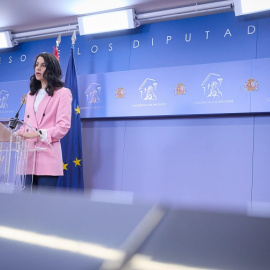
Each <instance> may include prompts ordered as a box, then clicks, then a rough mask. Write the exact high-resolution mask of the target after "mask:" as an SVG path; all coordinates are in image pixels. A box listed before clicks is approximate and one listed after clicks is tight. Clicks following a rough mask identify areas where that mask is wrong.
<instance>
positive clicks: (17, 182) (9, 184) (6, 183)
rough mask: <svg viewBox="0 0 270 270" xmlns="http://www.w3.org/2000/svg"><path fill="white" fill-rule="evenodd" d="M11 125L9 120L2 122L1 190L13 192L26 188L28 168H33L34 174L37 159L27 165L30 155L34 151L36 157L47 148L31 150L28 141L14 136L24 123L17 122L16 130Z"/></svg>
mask: <svg viewBox="0 0 270 270" xmlns="http://www.w3.org/2000/svg"><path fill="white" fill-rule="evenodd" d="M9 124H10V123H9V121H8V120H3V121H0V188H1V190H4V191H7V192H12V191H13V190H14V189H17V190H23V189H24V188H25V178H26V168H27V166H28V168H29V166H30V168H33V170H32V171H33V172H34V166H35V158H34V159H33V162H31V163H33V164H27V163H28V160H27V156H28V153H29V152H30V151H31V152H32V151H34V157H35V156H36V152H37V151H44V150H46V148H38V149H37V148H34V149H30V148H29V147H28V143H27V140H25V139H22V137H20V136H14V135H15V134H14V133H15V132H16V130H17V127H19V126H20V125H22V124H24V123H23V122H22V121H20V120H17V122H16V127H15V128H14V129H13V128H10V126H9ZM32 129H33V130H34V131H35V132H36V130H35V129H34V128H32Z"/></svg>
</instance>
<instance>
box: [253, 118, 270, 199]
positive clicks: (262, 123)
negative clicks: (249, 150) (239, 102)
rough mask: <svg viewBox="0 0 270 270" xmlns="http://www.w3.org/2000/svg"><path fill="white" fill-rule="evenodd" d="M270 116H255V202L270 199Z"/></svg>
mask: <svg viewBox="0 0 270 270" xmlns="http://www.w3.org/2000/svg"><path fill="white" fill-rule="evenodd" d="M269 137H270V117H269V116H260V117H255V123H254V156H253V189H252V196H253V201H254V202H263V201H265V202H269V201H270V199H269V198H270V178H269V175H270V166H269V160H270V141H269Z"/></svg>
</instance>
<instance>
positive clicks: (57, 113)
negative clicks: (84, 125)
mask: <svg viewBox="0 0 270 270" xmlns="http://www.w3.org/2000/svg"><path fill="white" fill-rule="evenodd" d="M35 98H36V95H34V96H31V95H29V93H28V95H27V101H26V109H25V115H24V122H25V123H27V124H28V125H30V126H31V127H33V128H35V129H37V130H39V129H46V130H47V139H48V141H49V142H50V143H51V145H52V146H53V148H54V149H52V148H51V147H50V146H49V145H48V143H47V142H42V141H41V140H40V139H39V138H36V139H28V140H27V145H28V147H29V149H38V148H39V147H40V148H46V150H45V151H30V152H29V153H28V158H27V172H26V173H27V174H34V175H54V176H57V175H63V159H62V149H61V144H60V140H61V139H62V138H63V137H64V136H65V135H66V134H67V132H68V130H69V128H70V125H71V102H72V94H71V91H70V90H69V89H68V88H65V87H63V88H61V89H59V90H57V91H55V92H54V94H53V96H52V97H50V96H48V95H47V94H46V95H45V96H44V97H43V99H42V100H41V102H40V104H39V106H38V110H37V112H36V113H35V111H34V103H35ZM23 132H33V130H32V129H31V128H29V127H28V126H27V125H22V126H21V127H20V129H19V130H18V133H23ZM34 152H35V154H34Z"/></svg>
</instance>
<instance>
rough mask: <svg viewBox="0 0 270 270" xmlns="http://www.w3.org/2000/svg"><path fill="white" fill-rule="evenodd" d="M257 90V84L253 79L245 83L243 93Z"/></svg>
mask: <svg viewBox="0 0 270 270" xmlns="http://www.w3.org/2000/svg"><path fill="white" fill-rule="evenodd" d="M257 90H258V82H257V81H255V79H248V80H247V82H245V91H249V92H252V91H257Z"/></svg>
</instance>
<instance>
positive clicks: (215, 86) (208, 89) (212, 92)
mask: <svg viewBox="0 0 270 270" xmlns="http://www.w3.org/2000/svg"><path fill="white" fill-rule="evenodd" d="M222 81H223V78H222V77H221V76H220V75H219V74H214V73H210V74H209V75H208V76H207V77H206V78H205V80H204V81H203V83H202V85H201V86H202V88H203V91H204V95H205V96H207V97H214V98H215V97H221V96H222V92H221V90H220V89H221V85H222Z"/></svg>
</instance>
